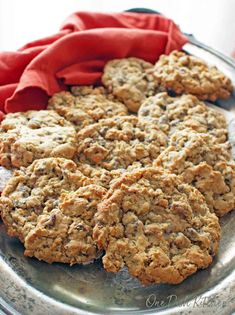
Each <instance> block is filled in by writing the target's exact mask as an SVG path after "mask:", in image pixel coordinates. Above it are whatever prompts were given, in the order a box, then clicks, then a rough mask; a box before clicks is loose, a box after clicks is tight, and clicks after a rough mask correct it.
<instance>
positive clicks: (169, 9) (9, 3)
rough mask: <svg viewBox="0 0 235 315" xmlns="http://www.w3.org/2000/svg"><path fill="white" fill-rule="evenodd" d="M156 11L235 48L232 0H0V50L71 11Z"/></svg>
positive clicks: (39, 33) (53, 26)
mask: <svg viewBox="0 0 235 315" xmlns="http://www.w3.org/2000/svg"><path fill="white" fill-rule="evenodd" d="M133 7H146V8H151V9H155V10H158V11H160V12H162V13H163V14H165V15H166V16H168V17H170V18H173V19H174V20H175V22H176V23H177V24H179V25H180V26H181V29H182V30H183V31H185V32H188V33H193V34H194V35H195V36H196V37H197V39H199V40H200V41H202V42H204V43H206V44H208V45H210V46H212V47H214V48H216V49H218V50H220V51H222V52H224V53H226V54H228V55H230V54H231V53H232V51H233V50H235V0H142V1H140V0H103V1H102V0H38V1H37V0H0V50H14V49H17V48H19V47H20V46H22V45H23V44H25V43H26V42H29V41H31V40H34V39H38V38H41V37H44V36H47V35H50V34H53V33H56V32H57V30H58V28H59V26H60V25H61V22H62V21H63V20H64V19H65V18H66V17H67V16H68V15H69V14H71V13H73V12H75V11H79V10H88V11H106V12H111V11H123V10H125V9H128V8H133Z"/></svg>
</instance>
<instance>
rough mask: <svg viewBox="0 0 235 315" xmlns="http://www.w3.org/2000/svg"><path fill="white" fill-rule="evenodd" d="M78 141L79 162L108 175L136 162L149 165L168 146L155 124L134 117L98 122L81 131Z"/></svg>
mask: <svg viewBox="0 0 235 315" xmlns="http://www.w3.org/2000/svg"><path fill="white" fill-rule="evenodd" d="M77 138H78V140H77V141H78V149H77V155H76V158H77V160H78V162H79V163H85V164H90V165H91V166H96V167H101V168H104V169H106V170H108V171H111V170H117V169H126V168H127V167H128V166H130V165H132V164H133V163H135V162H138V163H139V164H140V166H146V165H151V164H152V162H153V160H155V159H156V158H157V156H158V155H159V154H160V152H161V151H162V150H163V148H165V147H166V146H167V137H166V135H165V134H164V133H163V132H162V131H161V130H160V129H159V128H158V126H157V125H156V124H149V123H145V122H141V121H139V120H138V118H137V117H135V116H119V117H114V118H109V119H104V120H100V121H99V122H98V123H96V124H94V125H90V126H87V127H85V128H84V129H82V130H80V131H79V132H78V135H77Z"/></svg>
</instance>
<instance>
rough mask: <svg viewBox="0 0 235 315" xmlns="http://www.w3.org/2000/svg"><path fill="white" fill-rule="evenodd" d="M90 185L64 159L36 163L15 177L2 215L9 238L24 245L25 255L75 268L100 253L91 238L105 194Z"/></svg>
mask: <svg viewBox="0 0 235 315" xmlns="http://www.w3.org/2000/svg"><path fill="white" fill-rule="evenodd" d="M91 183H92V180H91V179H88V178H87V177H85V176H84V175H83V174H82V173H81V172H80V171H78V170H77V166H76V164H75V163H74V162H72V161H71V160H66V159H60V158H47V159H40V160H36V161H35V162H33V163H32V164H31V165H30V166H29V167H27V168H26V169H24V168H22V169H21V170H19V171H16V172H15V173H14V175H13V177H12V178H11V179H10V181H9V182H8V183H7V185H6V187H5V189H4V191H3V193H2V197H1V198H0V210H1V215H2V219H3V221H4V223H5V225H6V227H7V232H8V234H9V235H10V236H17V237H19V239H20V240H21V242H23V243H24V246H25V255H27V256H35V257H37V258H38V259H42V260H44V261H47V262H49V263H52V262H64V263H70V264H74V263H86V262H90V261H92V260H93V259H95V258H96V257H97V256H98V255H99V254H100V251H99V250H98V249H97V247H96V245H95V243H94V241H93V239H92V231H93V225H94V221H93V216H94V213H95V211H96V206H97V203H98V202H99V201H100V200H101V198H102V197H103V195H104V194H105V193H106V189H105V188H103V187H100V186H97V185H90V184H91ZM87 185H88V186H87ZM83 186H85V187H83Z"/></svg>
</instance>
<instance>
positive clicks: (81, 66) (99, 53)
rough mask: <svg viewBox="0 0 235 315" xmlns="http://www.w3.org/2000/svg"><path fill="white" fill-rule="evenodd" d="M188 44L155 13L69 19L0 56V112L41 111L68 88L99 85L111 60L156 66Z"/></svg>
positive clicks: (86, 15) (87, 15)
mask: <svg viewBox="0 0 235 315" xmlns="http://www.w3.org/2000/svg"><path fill="white" fill-rule="evenodd" d="M186 42H187V38H186V37H185V36H184V35H183V34H182V33H181V32H180V30H179V28H178V27H177V26H176V25H175V24H174V22H173V21H172V20H170V19H167V18H165V17H163V16H160V15H158V14H143V13H141V14H140V13H113V14H102V13H90V12H89V13H88V12H79V13H75V14H72V15H71V16H70V17H68V19H67V20H66V21H65V22H64V23H63V25H62V28H61V29H60V31H59V32H58V33H57V34H55V35H52V36H50V37H47V38H44V39H40V40H36V41H34V42H31V43H28V44H26V45H25V46H23V47H22V48H20V49H19V50H18V51H16V52H2V53H0V110H1V111H2V112H6V113H9V112H16V111H25V110H28V109H44V108H46V105H47V101H48V97H49V96H51V95H52V94H54V93H56V92H59V91H61V90H65V89H66V88H67V85H73V84H81V85H88V84H99V83H100V78H101V74H102V69H103V67H104V65H105V63H106V62H107V61H108V60H110V59H114V58H124V57H130V56H133V57H139V58H142V59H145V60H146V61H150V62H152V63H154V62H156V60H157V59H158V58H159V56H160V55H161V54H163V53H165V54H168V53H170V52H171V51H172V50H174V49H181V48H182V46H183V45H184V44H185V43H186ZM1 117H2V114H0V119H1Z"/></svg>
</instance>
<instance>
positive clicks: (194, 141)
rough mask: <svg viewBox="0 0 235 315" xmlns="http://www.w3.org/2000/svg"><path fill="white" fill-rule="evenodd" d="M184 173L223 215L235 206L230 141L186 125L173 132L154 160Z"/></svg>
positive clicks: (174, 170) (178, 172)
mask: <svg viewBox="0 0 235 315" xmlns="http://www.w3.org/2000/svg"><path fill="white" fill-rule="evenodd" d="M154 165H155V166H157V167H160V166H161V167H163V168H164V169H166V170H168V171H170V172H171V173H175V174H177V175H182V176H183V178H184V181H185V182H186V183H189V184H192V185H193V186H195V187H196V188H197V189H198V190H200V192H201V193H202V194H203V195H204V197H205V199H206V201H207V204H208V206H209V208H210V210H211V211H213V212H215V213H216V215H218V216H223V215H224V214H226V213H228V212H229V211H231V210H233V209H234V207H235V163H234V161H232V157H231V152H230V145H229V144H228V143H224V144H215V143H214V141H213V137H211V136H210V135H208V134H203V133H202V134H199V133H197V132H194V131H192V130H188V129H185V130H183V131H180V132H176V133H175V134H173V135H172V137H171V140H170V141H169V146H168V148H166V149H165V150H164V151H163V152H162V153H161V154H160V156H159V157H158V158H157V160H156V161H155V162H154Z"/></svg>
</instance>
